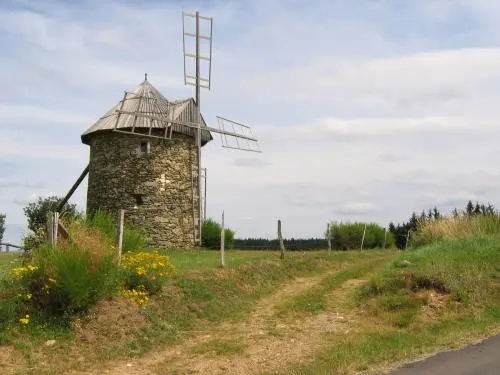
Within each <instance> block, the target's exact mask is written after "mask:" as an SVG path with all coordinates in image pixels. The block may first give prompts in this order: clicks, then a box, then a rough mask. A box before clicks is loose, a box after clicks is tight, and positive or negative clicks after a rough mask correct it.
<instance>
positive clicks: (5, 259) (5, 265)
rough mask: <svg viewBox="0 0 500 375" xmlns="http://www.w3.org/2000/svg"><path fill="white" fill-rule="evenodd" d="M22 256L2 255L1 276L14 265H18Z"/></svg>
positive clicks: (0, 260)
mask: <svg viewBox="0 0 500 375" xmlns="http://www.w3.org/2000/svg"><path fill="white" fill-rule="evenodd" d="M19 259H20V254H16V253H0V275H2V273H4V272H5V271H7V270H8V269H9V268H11V267H12V265H13V263H12V262H14V263H16V264H17V263H18V262H19Z"/></svg>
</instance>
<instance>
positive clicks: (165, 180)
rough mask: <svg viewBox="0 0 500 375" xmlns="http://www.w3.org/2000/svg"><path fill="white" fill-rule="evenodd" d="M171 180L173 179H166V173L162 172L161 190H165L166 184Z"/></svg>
mask: <svg viewBox="0 0 500 375" xmlns="http://www.w3.org/2000/svg"><path fill="white" fill-rule="evenodd" d="M171 182H172V181H170V180H167V179H166V177H165V173H162V174H161V176H160V191H165V188H166V185H167V184H170V183H171Z"/></svg>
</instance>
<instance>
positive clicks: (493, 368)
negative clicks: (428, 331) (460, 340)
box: [391, 335, 500, 375]
mask: <svg viewBox="0 0 500 375" xmlns="http://www.w3.org/2000/svg"><path fill="white" fill-rule="evenodd" d="M424 374H425V375H438V374H439V375H441V374H443V375H496V374H500V335H498V336H494V337H491V338H489V339H487V340H485V341H483V342H481V343H479V344H475V345H471V346H467V347H465V348H463V349H460V350H457V351H451V352H444V353H440V354H437V355H435V356H434V357H430V358H427V359H425V360H423V361H420V362H415V363H411V364H408V365H406V366H404V367H402V368H401V369H399V370H396V371H394V372H392V373H391V375H424Z"/></svg>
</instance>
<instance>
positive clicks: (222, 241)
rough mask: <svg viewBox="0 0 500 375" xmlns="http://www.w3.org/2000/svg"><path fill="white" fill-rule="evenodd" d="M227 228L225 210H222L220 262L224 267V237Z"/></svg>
mask: <svg viewBox="0 0 500 375" xmlns="http://www.w3.org/2000/svg"><path fill="white" fill-rule="evenodd" d="M225 234H226V233H225V230H224V211H222V229H221V231H220V264H221V266H222V267H224V266H225V262H224V239H225Z"/></svg>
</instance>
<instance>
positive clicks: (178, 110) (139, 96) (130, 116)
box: [81, 78, 213, 145]
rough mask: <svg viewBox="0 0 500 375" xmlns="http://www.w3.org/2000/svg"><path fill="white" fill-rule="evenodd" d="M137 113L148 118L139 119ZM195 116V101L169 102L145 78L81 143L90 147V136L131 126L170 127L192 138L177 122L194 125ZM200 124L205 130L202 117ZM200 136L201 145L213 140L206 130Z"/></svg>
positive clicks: (98, 121) (192, 131)
mask: <svg viewBox="0 0 500 375" xmlns="http://www.w3.org/2000/svg"><path fill="white" fill-rule="evenodd" d="M118 111H121V112H118ZM138 114H139V115H146V116H150V117H142V116H138ZM194 114H195V101H194V99H193V98H188V99H184V100H176V101H169V100H168V99H167V98H165V97H164V96H163V95H162V94H161V93H160V92H159V91H158V90H157V89H156V88H155V87H154V86H153V85H151V83H150V82H149V81H148V80H147V78H145V79H144V81H143V82H142V83H141V84H140V85H138V86H137V87H136V88H135V89H134V90H133V91H131V92H127V93H126V94H125V96H124V97H123V98H122V100H120V101H119V102H118V103H117V104H116V105H115V106H113V108H111V109H110V110H109V111H108V112H106V113H105V114H104V115H103V116H102V117H101V118H100V119H99V120H97V122H95V123H94V124H93V125H92V126H90V127H89V128H88V129H87V130H86V131H85V132H84V133H83V134H82V136H81V139H82V142H83V143H86V144H89V139H90V138H91V137H92V134H95V133H98V132H103V131H112V130H113V129H114V128H115V126H116V128H117V129H121V130H124V129H131V128H132V127H134V128H135V129H140V128H146V129H149V128H150V127H151V128H153V129H165V127H166V126H168V125H169V124H172V130H173V132H174V133H175V132H176V133H182V134H186V135H189V136H192V137H194V135H195V132H196V129H193V128H190V127H188V126H185V125H181V124H178V123H176V121H179V122H192V123H194V122H195V121H194V120H195V118H194ZM117 120H118V122H117ZM201 121H202V128H203V127H206V123H205V120H204V119H203V116H202V118H201ZM201 135H202V136H201V141H202V145H205V144H206V143H207V142H209V141H211V140H212V139H213V138H212V135H211V134H210V132H209V131H208V130H202V132H201Z"/></svg>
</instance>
